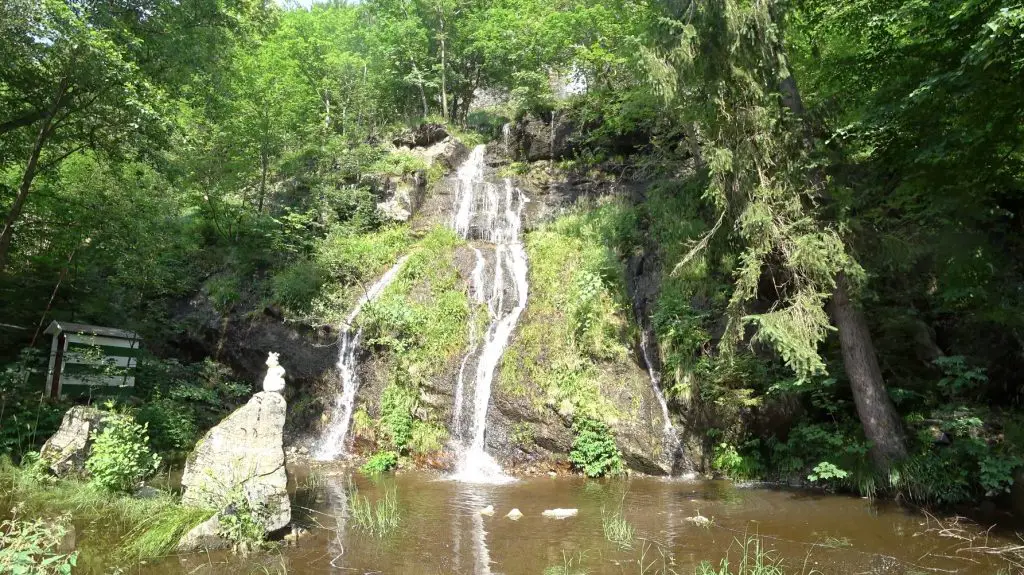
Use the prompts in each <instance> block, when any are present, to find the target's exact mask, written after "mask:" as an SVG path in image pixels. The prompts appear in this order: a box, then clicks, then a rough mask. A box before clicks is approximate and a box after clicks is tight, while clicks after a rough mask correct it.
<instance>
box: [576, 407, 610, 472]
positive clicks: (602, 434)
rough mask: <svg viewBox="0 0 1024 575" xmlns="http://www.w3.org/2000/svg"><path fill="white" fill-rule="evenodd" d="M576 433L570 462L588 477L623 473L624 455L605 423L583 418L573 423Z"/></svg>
mask: <svg viewBox="0 0 1024 575" xmlns="http://www.w3.org/2000/svg"><path fill="white" fill-rule="evenodd" d="M573 431H574V432H575V433H576V437H575V439H573V442H572V451H570V452H569V461H571V462H572V464H573V465H574V466H575V467H576V468H577V469H579V470H581V471H583V473H584V474H585V475H586V476H587V477H601V476H602V475H610V474H616V473H620V472H622V455H621V454H620V453H619V448H618V447H617V446H616V445H615V438H614V437H612V432H611V430H610V429H609V428H608V426H607V425H605V424H604V423H602V422H600V421H597V420H596V419H591V418H589V417H582V418H579V419H577V420H576V421H575V422H573Z"/></svg>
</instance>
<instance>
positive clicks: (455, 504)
mask: <svg viewBox="0 0 1024 575" xmlns="http://www.w3.org/2000/svg"><path fill="white" fill-rule="evenodd" d="M455 485H457V486H458V487H457V489H456V490H455V491H454V493H453V494H452V498H451V500H450V501H451V508H452V510H453V512H452V514H451V522H452V550H453V553H454V557H453V560H454V567H455V572H457V573H475V574H478V575H490V574H491V554H490V550H489V549H488V548H487V531H486V530H485V529H484V520H485V516H484V515H483V514H481V513H480V510H482V509H483V508H485V507H487V506H488V505H494V501H493V499H492V498H491V496H490V493H488V491H487V490H485V489H484V488H483V487H482V486H479V485H474V484H468V483H458V484H455ZM467 526H468V529H467V528H466V527H467ZM466 539H468V543H469V548H470V549H471V551H472V558H471V559H472V569H467V568H466V566H465V565H464V563H463V559H464V558H463V555H462V549H463V541H464V540H466ZM467 562H468V561H467Z"/></svg>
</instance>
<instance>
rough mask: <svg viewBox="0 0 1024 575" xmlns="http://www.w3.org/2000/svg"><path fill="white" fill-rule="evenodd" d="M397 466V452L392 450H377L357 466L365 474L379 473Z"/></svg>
mask: <svg viewBox="0 0 1024 575" xmlns="http://www.w3.org/2000/svg"><path fill="white" fill-rule="evenodd" d="M396 467H398V453H397V452H394V451H378V452H377V453H374V454H373V455H372V456H371V457H370V459H368V460H367V461H366V463H364V464H363V466H362V467H360V468H359V471H361V472H363V473H364V474H365V475H380V474H381V473H385V472H388V471H391V470H392V469H394V468H396Z"/></svg>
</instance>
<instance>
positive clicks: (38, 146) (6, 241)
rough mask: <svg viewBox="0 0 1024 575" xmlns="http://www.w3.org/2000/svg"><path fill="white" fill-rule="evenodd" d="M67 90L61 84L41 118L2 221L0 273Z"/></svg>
mask: <svg viewBox="0 0 1024 575" xmlns="http://www.w3.org/2000/svg"><path fill="white" fill-rule="evenodd" d="M66 90H67V84H66V82H62V83H61V88H60V91H59V92H58V94H57V99H56V100H55V101H54V104H53V106H52V107H51V110H50V112H49V113H48V114H46V116H45V117H44V118H43V124H42V125H41V126H40V127H39V133H38V134H37V135H36V141H35V143H34V144H32V152H30V153H29V156H28V163H27V164H26V166H25V171H24V172H23V173H22V176H21V185H20V186H19V187H18V196H17V197H16V198H15V199H14V203H13V204H11V210H10V211H9V212H8V213H7V218H6V219H5V220H4V230H3V232H0V273H2V272H3V271H4V270H5V269H7V256H8V253H9V252H10V249H11V239H12V238H13V237H14V224H15V223H16V222H17V221H18V218H20V217H21V212H22V210H24V209H25V201H26V200H27V199H28V192H29V190H31V189H32V181H33V180H35V178H36V174H37V173H38V169H39V156H40V155H42V153H43V147H44V146H45V145H46V140H47V139H48V138H49V137H50V125H51V123H52V122H53V115H54V113H55V112H56V110H58V109H59V108H60V105H61V101H62V100H63V99H64V93H65V92H66Z"/></svg>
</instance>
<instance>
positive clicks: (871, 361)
mask: <svg viewBox="0 0 1024 575" xmlns="http://www.w3.org/2000/svg"><path fill="white" fill-rule="evenodd" d="M830 307H831V308H832V309H831V312H832V321H833V322H834V323H835V325H836V327H837V328H838V329H839V345H840V347H841V348H842V350H843V366H844V367H845V368H846V376H847V377H848V378H849V380H850V388H851V389H852V390H853V401H854V403H855V404H856V405H857V415H858V416H859V417H860V423H861V425H862V426H863V427H864V435H865V436H866V437H867V438H868V440H869V441H871V459H872V461H873V462H874V463H875V465H876V466H877V467H878V468H879V469H882V470H886V469H888V468H889V467H890V466H891V465H892V463H893V462H894V461H898V460H900V459H903V458H905V457H906V456H907V448H906V445H905V440H904V436H903V428H902V426H901V425H900V419H899V416H898V415H897V414H896V408H895V407H894V406H893V404H892V400H890V399H889V394H888V393H886V391H885V381H884V380H883V379H882V370H881V369H880V368H879V367H878V358H877V357H876V356H875V346H874V344H872V342H871V333H870V332H869V331H868V324H867V320H866V319H865V318H864V314H863V313H861V311H860V310H859V309H857V307H856V305H855V304H854V302H852V301H851V300H850V295H849V286H848V283H847V280H846V275H845V274H843V273H840V274H839V275H838V276H837V277H836V291H835V293H833V295H832V303H831V306H830Z"/></svg>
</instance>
